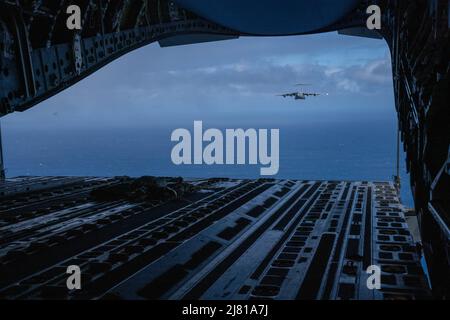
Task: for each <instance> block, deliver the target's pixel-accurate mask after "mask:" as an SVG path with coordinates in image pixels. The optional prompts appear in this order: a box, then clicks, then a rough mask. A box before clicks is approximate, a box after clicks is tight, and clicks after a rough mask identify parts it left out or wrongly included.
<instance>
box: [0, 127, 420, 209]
mask: <svg viewBox="0 0 450 320" xmlns="http://www.w3.org/2000/svg"><path fill="white" fill-rule="evenodd" d="M394 124H395V121H389V122H387V123H386V122H383V121H368V122H367V121H366V122H356V121H355V122H345V121H344V122H336V123H322V124H320V123H315V124H314V125H313V124H311V125H305V124H302V125H293V124H286V125H282V126H280V127H279V129H280V170H279V173H278V175H277V176H276V177H279V178H289V179H302V180H306V179H311V180H374V181H391V180H392V177H393V175H394V174H395V168H396V137H397V135H396V129H395V125H394ZM192 125H193V123H186V126H185V127H186V128H188V129H191V128H192ZM205 125H206V126H207V127H212V126H208V124H207V123H206V124H205ZM240 127H243V128H244V129H245V128H249V127H255V123H252V122H251V121H250V120H249V124H248V126H245V125H242V126H240ZM176 128H177V127H174V126H171V125H164V124H159V125H156V126H155V125H152V124H149V125H148V126H145V127H143V126H141V127H137V128H136V127H123V128H108V127H99V128H95V129H94V128H83V129H81V128H78V129H77V128H59V129H58V130H56V129H55V128H52V127H50V128H48V129H46V128H45V127H39V128H34V129H31V128H26V127H18V126H14V127H11V128H8V126H6V127H3V143H4V154H5V163H6V169H7V172H6V173H7V176H8V177H14V176H23V175H42V176H45V175H70V176H118V175H127V176H143V175H153V176H181V177H199V178H203V177H230V178H258V177H260V176H259V169H260V166H259V165H257V166H250V165H215V166H207V165H189V166H187V165H182V166H176V165H174V164H172V161H171V158H170V153H171V149H172V147H173V146H174V145H175V143H174V142H171V141H170V135H171V133H172V131H173V130H174V129H176ZM230 128H233V127H230ZM205 129H206V127H205ZM400 164H401V180H402V194H401V196H402V201H403V203H404V204H405V205H407V206H413V199H412V196H411V190H410V187H409V177H408V174H407V173H406V171H405V160H404V154H401V159H400Z"/></svg>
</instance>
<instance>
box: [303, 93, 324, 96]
mask: <svg viewBox="0 0 450 320" xmlns="http://www.w3.org/2000/svg"><path fill="white" fill-rule="evenodd" d="M303 95H304V96H307V97H317V96H320V93H304V94H303Z"/></svg>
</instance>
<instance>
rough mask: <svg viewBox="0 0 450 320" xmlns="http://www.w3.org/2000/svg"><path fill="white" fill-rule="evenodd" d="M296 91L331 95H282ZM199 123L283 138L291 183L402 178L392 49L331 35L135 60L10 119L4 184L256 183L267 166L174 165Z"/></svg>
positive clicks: (165, 52) (134, 55)
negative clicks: (95, 179) (79, 180)
mask: <svg viewBox="0 0 450 320" xmlns="http://www.w3.org/2000/svg"><path fill="white" fill-rule="evenodd" d="M297 83H308V84H311V86H307V87H304V88H299V87H296V86H295V84H297ZM298 89H303V90H307V91H315V92H319V93H329V95H328V96H320V97H310V98H309V99H307V100H301V101H295V100H293V99H289V98H286V99H283V98H281V97H278V96H277V94H282V93H287V92H292V91H295V90H298ZM195 120H201V121H203V126H204V128H205V130H206V128H221V129H225V128H230V129H237V128H244V129H248V128H255V129H278V128H279V129H280V144H281V145H280V158H281V160H280V161H281V164H280V177H283V178H298V179H350V180H354V179H356V180H361V179H371V180H372V179H373V180H390V179H391V178H392V175H393V174H394V173H395V171H394V170H395V150H396V143H395V142H396V112H395V106H394V92H393V84H392V71H391V61H390V54H389V50H388V47H387V45H386V43H385V42H384V41H383V40H376V39H366V38H359V37H350V36H343V35H338V34H337V33H325V34H318V35H308V36H290V37H241V38H239V39H235V40H227V41H222V42H211V43H203V44H195V45H187V46H178V47H169V48H160V47H159V45H158V44H157V43H153V44H151V45H148V46H146V47H143V48H140V49H138V50H135V51H133V52H131V53H129V54H127V55H125V56H123V57H121V58H119V59H117V60H116V61H113V62H112V63H110V64H108V65H107V66H105V67H104V68H102V69H100V70H99V71H97V72H95V73H94V74H92V75H90V76H89V77H87V78H86V79H84V80H82V81H80V82H79V83H77V84H75V85H74V86H72V87H70V88H68V89H66V90H64V91H63V92H61V93H59V94H57V95H56V96H54V97H51V98H49V99H47V100H45V101H44V102H42V103H40V104H39V105H38V106H35V107H33V108H31V109H29V110H27V111H25V112H23V113H19V112H17V113H13V114H10V115H7V116H5V117H3V118H2V119H1V126H2V133H3V140H4V151H5V161H6V168H7V175H8V176H17V175H136V176H137V175H144V174H148V175H179V176H188V177H189V176H199V174H202V176H203V175H207V176H233V177H241V176H242V175H243V174H245V175H246V177H250V176H251V177H253V172H254V174H255V177H256V176H257V175H258V174H257V173H256V172H259V167H258V168H247V167H246V168H230V167H226V166H218V168H206V167H201V168H195V167H194V168H191V167H189V166H182V167H178V166H175V165H173V164H172V163H171V161H170V148H171V147H172V146H173V143H172V142H171V141H170V134H171V132H172V131H173V130H175V129H178V128H187V129H189V130H192V129H193V122H194V121H195ZM402 157H403V159H402V160H401V165H402V170H403V171H402V180H403V182H402V183H403V185H404V186H407V187H406V188H405V192H404V194H405V197H408V199H409V203H411V195H410V191H409V182H408V177H407V175H406V173H405V171H404V166H405V162H404V155H403V156H402Z"/></svg>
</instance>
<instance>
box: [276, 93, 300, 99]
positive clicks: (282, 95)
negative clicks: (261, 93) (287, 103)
mask: <svg viewBox="0 0 450 320" xmlns="http://www.w3.org/2000/svg"><path fill="white" fill-rule="evenodd" d="M296 95H297V92H292V93H285V94H279V95H278V97H283V98H287V97H295V96H296Z"/></svg>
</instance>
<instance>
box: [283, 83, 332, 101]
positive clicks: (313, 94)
mask: <svg viewBox="0 0 450 320" xmlns="http://www.w3.org/2000/svg"><path fill="white" fill-rule="evenodd" d="M297 86H309V84H304V83H300V84H297ZM321 95H325V96H328V93H316V92H311V93H310V92H291V93H285V94H279V95H277V96H278V97H283V98H287V97H293V98H294V99H295V100H306V98H307V97H317V96H321Z"/></svg>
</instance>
